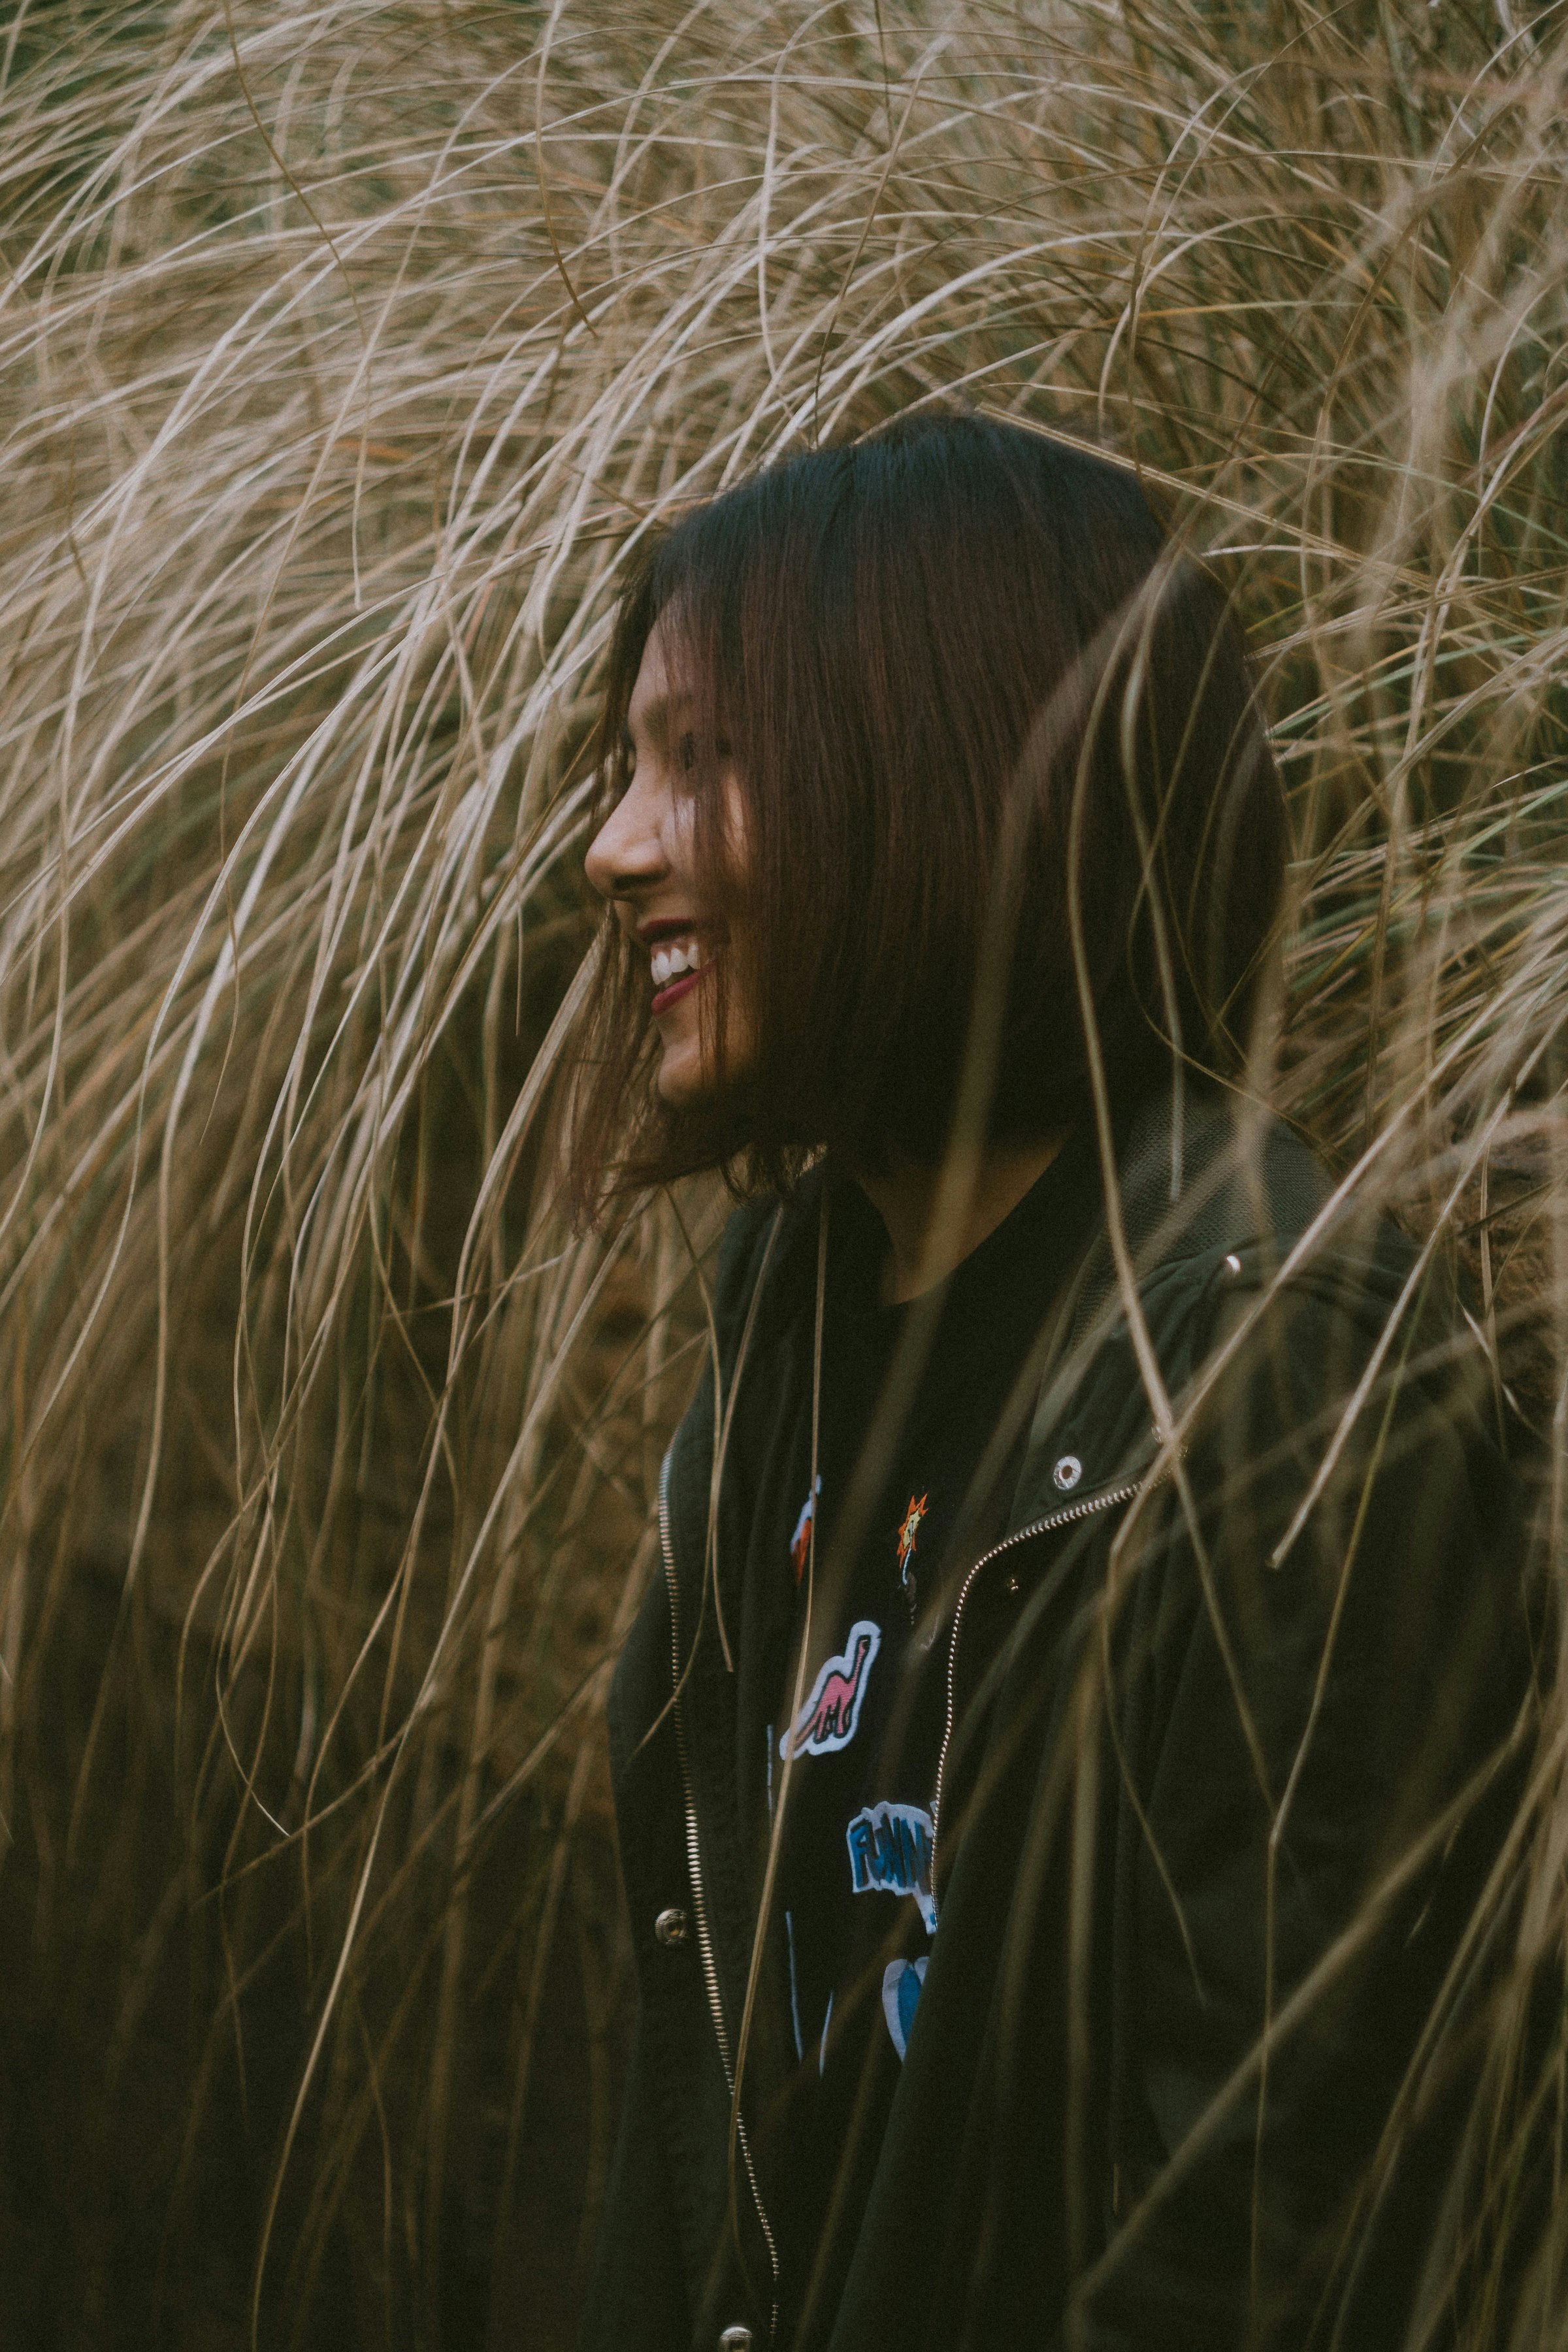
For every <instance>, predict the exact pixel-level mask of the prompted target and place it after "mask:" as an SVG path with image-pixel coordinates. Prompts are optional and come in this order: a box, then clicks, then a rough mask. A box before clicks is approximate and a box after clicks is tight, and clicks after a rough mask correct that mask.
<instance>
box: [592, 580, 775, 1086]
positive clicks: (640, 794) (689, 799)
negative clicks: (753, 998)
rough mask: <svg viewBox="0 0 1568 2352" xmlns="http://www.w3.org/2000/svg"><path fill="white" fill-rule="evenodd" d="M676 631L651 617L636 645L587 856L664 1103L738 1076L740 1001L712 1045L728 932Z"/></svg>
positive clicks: (726, 754)
mask: <svg viewBox="0 0 1568 2352" xmlns="http://www.w3.org/2000/svg"><path fill="white" fill-rule="evenodd" d="M684 653H685V648H684V646H682V644H681V641H680V638H679V635H676V634H674V633H672V632H670V631H668V630H667V629H666V628H665V627H663V626H662V625H660V624H659V623H658V622H657V621H656V622H655V624H654V625H653V626H652V628H651V629H650V630H649V631H648V634H647V640H646V642H645V644H644V646H643V648H642V656H641V661H640V664H639V666H638V669H637V681H636V684H635V686H634V688H633V689H632V695H631V700H630V702H629V704H628V705H627V709H626V741H625V747H624V750H623V753H622V758H623V761H624V762H625V765H626V772H627V780H626V790H625V791H624V793H622V795H621V797H620V799H619V800H618V801H617V803H616V806H615V808H614V809H613V811H612V812H611V814H610V815H609V816H608V818H607V819H606V820H605V824H604V825H603V827H602V828H601V830H600V832H599V834H598V835H597V836H596V838H595V842H594V845H593V847H592V848H591V849H590V851H589V853H588V859H587V866H588V878H589V880H590V881H591V882H592V883H593V885H594V887H595V889H596V890H599V891H602V892H603V894H604V896H605V898H609V899H611V900H613V902H614V904H615V908H616V914H617V916H618V918H619V921H620V924H621V927H622V929H623V930H624V931H625V933H626V937H627V938H628V940H636V941H637V945H638V947H639V948H641V949H643V950H646V951H647V960H648V977H649V979H650V980H651V982H652V984H653V999H652V1003H651V1006H650V1008H649V1009H650V1011H651V1013H652V1016H653V1019H654V1021H655V1023H656V1024H657V1026H658V1046H659V1053H658V1073H657V1077H656V1080H655V1083H656V1086H657V1088H658V1096H659V1098H660V1100H661V1101H663V1102H665V1103H668V1104H670V1105H672V1106H681V1105H691V1104H696V1103H700V1102H702V1101H705V1100H708V1099H710V1098H711V1097H712V1096H713V1094H714V1093H715V1091H716V1090H717V1088H718V1087H719V1085H720V1083H721V1077H720V1074H721V1072H722V1073H723V1074H724V1075H725V1076H727V1077H728V1078H730V1079H731V1080H736V1079H738V1078H740V1077H741V1076H742V1075H743V1071H744V1065H745V1044H744V1035H743V1026H742V1021H741V1018H740V1014H739V1007H738V1004H737V1001H736V999H735V997H734V995H733V993H732V992H731V993H729V994H728V995H727V996H726V1000H725V1010H726V1016H727V1017H726V1020H725V1023H724V1027H723V1031H722V1045H721V1047H716V1040H715V1034H714V1031H713V1027H712V1024H711V1022H710V1023H708V1024H705V1023H704V1020H703V1016H702V1003H701V1002H700V982H701V981H702V979H703V975H704V974H705V973H706V974H708V975H710V979H711V975H712V973H713V971H714V968H715V959H716V956H717V954H718V952H719V950H720V944H721V939H722V938H723V937H724V935H725V927H724V924H723V918H722V915H721V909H720V908H719V907H718V906H717V905H715V904H714V903H713V898H714V890H713V885H712V882H711V880H706V881H705V879H704V877H703V874H702V872H701V870H700V863H699V859H698V854H697V824H696V819H697V810H698V801H697V796H696V793H695V790H694V783H695V773H696V769H697V735H696V732H695V723H696V722H697V721H698V720H699V718H700V711H699V705H698V698H697V697H696V695H695V694H694V692H693V690H692V687H691V685H690V683H689V679H688V677H687V675H686V673H685V670H684V667H683V666H682V665H683V656H684ZM717 759H718V763H719V767H720V775H721V792H722V800H723V805H724V812H725V835H726V843H727V847H728V852H729V864H730V866H731V870H733V869H734V868H735V866H737V865H738V863H739V862H740V861H739V858H738V856H737V853H738V851H739V848H740V844H741V841H742V837H743V829H744V814H743V805H742V798H741V791H740V785H739V781H738V778H737V776H736V773H735V765H734V760H733V757H732V755H731V753H730V751H729V749H728V746H727V745H726V746H721V747H719V749H718V751H717Z"/></svg>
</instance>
